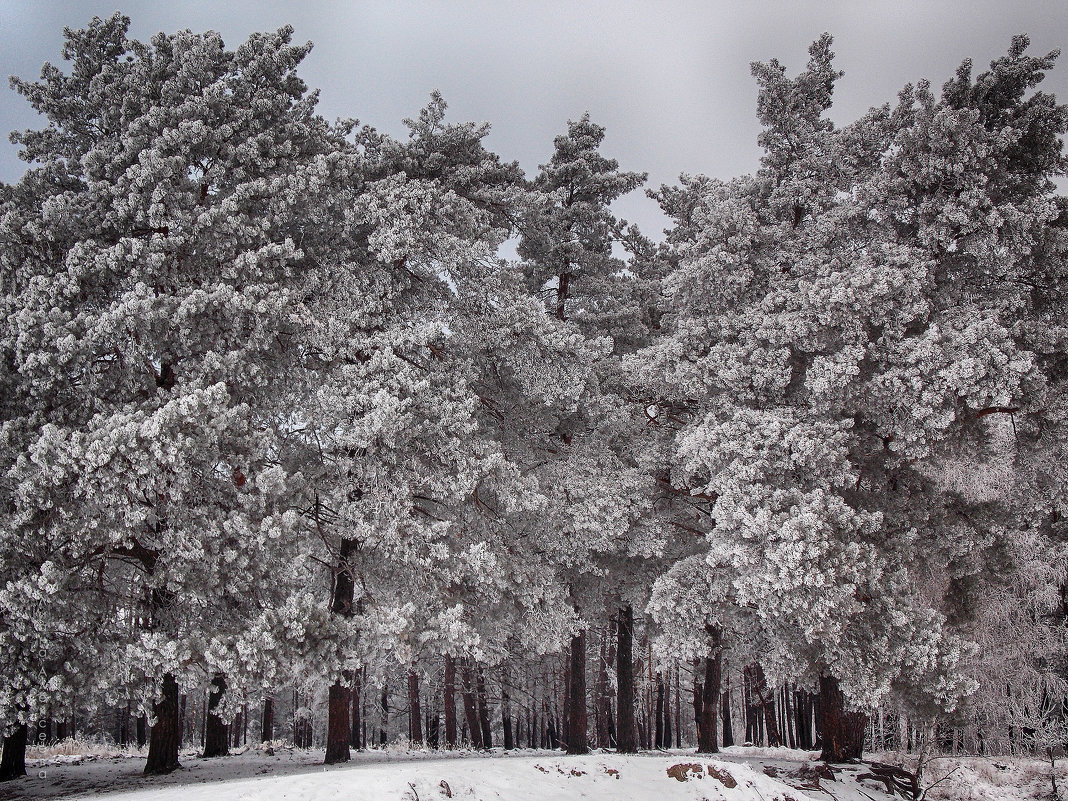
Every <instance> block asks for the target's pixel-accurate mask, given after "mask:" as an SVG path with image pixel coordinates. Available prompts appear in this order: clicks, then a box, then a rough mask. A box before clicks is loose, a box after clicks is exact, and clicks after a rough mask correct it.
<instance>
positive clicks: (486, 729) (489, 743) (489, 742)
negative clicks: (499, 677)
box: [475, 665, 493, 748]
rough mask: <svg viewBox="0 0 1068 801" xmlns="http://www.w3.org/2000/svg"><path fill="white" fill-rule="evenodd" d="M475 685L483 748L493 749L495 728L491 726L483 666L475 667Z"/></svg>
mask: <svg viewBox="0 0 1068 801" xmlns="http://www.w3.org/2000/svg"><path fill="white" fill-rule="evenodd" d="M475 685H476V689H477V692H478V722H479V725H480V726H481V728H482V747H483V748H493V727H492V725H491V724H490V713H489V702H488V701H487V699H486V674H485V671H483V669H482V665H476V666H475Z"/></svg>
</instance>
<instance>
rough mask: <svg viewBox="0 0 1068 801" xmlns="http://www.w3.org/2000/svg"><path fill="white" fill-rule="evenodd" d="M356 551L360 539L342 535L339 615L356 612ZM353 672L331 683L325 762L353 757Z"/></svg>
mask: <svg viewBox="0 0 1068 801" xmlns="http://www.w3.org/2000/svg"><path fill="white" fill-rule="evenodd" d="M315 506H316V510H315V514H316V518H317V519H318V515H319V499H318V497H316V499H315ZM354 553H356V540H355V539H351V538H348V537H342V538H341V547H340V549H339V550H338V565H337V569H336V570H335V571H334V586H333V588H332V590H331V594H330V611H331V612H332V613H333V614H335V615H338V616H339V617H344V618H349V617H352V616H353V614H354V613H355V610H354V609H353V606H352V604H353V599H354V598H355V589H356V582H355V579H354V577H353V574H352V566H351V564H350V560H351V559H352V556H353V554H354ZM351 682H352V674H351V672H348V671H346V672H345V673H344V674H343V675H342V677H341V678H340V679H337V680H335V681H334V683H333V684H332V685H331V686H330V702H329V705H328V706H327V719H326V759H324V760H323V761H324V763H325V764H327V765H334V764H336V763H338V762H348V761H349V756H350V754H349V740H350V739H351V738H352V719H351V718H350V717H349V714H350V712H351V707H352V692H351V689H350V687H351Z"/></svg>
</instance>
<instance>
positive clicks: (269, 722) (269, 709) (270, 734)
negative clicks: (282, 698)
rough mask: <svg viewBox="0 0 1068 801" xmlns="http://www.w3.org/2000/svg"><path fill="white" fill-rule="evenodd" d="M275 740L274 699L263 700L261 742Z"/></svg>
mask: <svg viewBox="0 0 1068 801" xmlns="http://www.w3.org/2000/svg"><path fill="white" fill-rule="evenodd" d="M273 739H274V699H273V698H264V699H263V714H262V715H261V716H260V742H261V743H267V742H270V741H271V740H273Z"/></svg>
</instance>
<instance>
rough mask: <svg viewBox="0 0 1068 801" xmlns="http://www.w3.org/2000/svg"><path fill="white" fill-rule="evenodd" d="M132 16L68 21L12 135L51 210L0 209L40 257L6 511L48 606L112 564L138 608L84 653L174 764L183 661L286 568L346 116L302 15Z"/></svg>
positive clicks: (212, 660)
mask: <svg viewBox="0 0 1068 801" xmlns="http://www.w3.org/2000/svg"><path fill="white" fill-rule="evenodd" d="M128 25H129V20H128V19H126V18H124V17H121V16H119V15H115V16H113V17H111V18H109V19H107V20H101V19H94V20H93V21H92V22H91V23H90V25H89V26H88V27H87V28H85V29H83V30H67V31H66V34H65V35H66V44H65V45H64V51H63V55H64V58H65V59H66V60H67V61H68V62H70V63H69V67H68V70H67V71H66V72H64V71H63V70H61V69H60V68H58V67H55V66H52V65H46V66H45V68H44V70H43V71H42V77H41V79H40V80H39V81H36V82H31V81H25V80H15V81H14V85H15V87H16V88H17V89H18V90H19V92H20V93H21V94H23V95H24V96H25V97H26V98H27V99H28V100H29V101H30V103H31V105H33V107H34V108H35V109H36V110H38V111H39V112H41V113H42V114H44V115H45V116H46V117H47V118H48V122H49V125H48V127H46V128H44V129H41V130H37V131H26V132H23V133H21V134H19V135H18V137H17V139H18V141H19V142H20V143H21V145H22V147H23V151H22V153H23V157H24V158H25V159H26V160H27V161H30V162H31V163H35V164H36V165H37V166H34V167H33V168H32V169H31V170H30V171H29V173H27V176H26V177H25V178H24V179H23V181H22V182H21V184H20V187H22V188H23V189H24V191H26V192H27V193H29V192H31V191H32V193H33V194H34V197H33V202H34V203H35V204H38V207H39V209H40V211H39V213H34V214H31V215H29V216H28V217H25V218H24V220H25V221H23V220H22V219H15V218H13V217H12V216H11V214H19V213H20V212H18V211H15V212H10V213H9V214H8V215H7V216H6V217H5V221H4V227H5V230H12V229H14V230H17V231H18V234H19V235H20V236H21V237H23V238H24V239H25V240H26V246H27V247H29V248H32V249H34V250H35V251H36V252H38V253H39V254H40V255H39V257H37V258H35V259H34V260H32V262H27V265H30V266H29V267H27V269H30V270H32V274H24V275H21V276H19V278H18V281H17V284H16V286H15V289H16V295H15V300H14V302H15V305H16V309H15V311H14V316H13V324H12V326H11V328H10V329H9V330H10V336H11V337H12V338H13V341H14V346H13V348H12V353H13V359H14V365H15V369H16V371H17V372H18V375H19V379H20V381H22V382H24V386H25V388H26V389H25V393H26V396H27V399H26V403H27V406H28V414H29V415H31V420H30V422H29V424H28V425H27V426H26V430H24V431H22V432H19V436H20V437H21V440H22V442H24V444H25V449H24V451H23V452H21V453H20V454H19V455H18V457H17V459H16V461H15V464H14V466H13V467H12V469H11V470H10V471H9V472H8V480H9V481H10V482H11V486H12V487H13V488H14V497H13V504H12V511H10V512H8V515H9V517H8V520H9V521H10V523H11V525H10V527H8V528H7V530H8V531H9V532H10V534H9V536H13V537H16V538H19V537H27V536H32V537H33V538H34V539H35V540H36V541H37V542H39V543H41V547H40V552H41V553H47V554H50V556H49V557H48V558H47V559H37V560H28V561H27V562H26V563H24V564H23V566H22V569H23V570H24V573H25V575H24V580H25V581H27V582H31V583H32V582H36V583H37V584H38V585H39V586H40V587H41V588H42V591H43V592H45V593H47V594H49V595H51V596H53V598H52V599H51V600H48V599H45V600H47V601H48V603H49V604H50V605H51V607H52V608H55V609H62V607H63V605H64V604H66V603H67V600H66V598H67V597H68V596H69V594H70V593H71V592H73V591H74V590H75V589H77V585H78V583H79V582H83V581H86V580H87V578H88V576H99V582H100V585H101V587H100V589H101V591H102V592H103V593H104V595H105V597H106V598H109V599H110V600H109V601H107V603H108V604H109V606H108V607H106V608H108V609H109V611H110V612H111V614H112V620H113V621H115V620H119V619H125V621H126V622H127V625H126V632H125V636H123V637H122V638H119V639H116V640H111V639H110V638H108V637H106V636H98V637H93V638H91V644H92V647H93V648H95V649H98V650H101V651H102V653H101V654H99V655H97V656H96V658H95V659H94V660H92V661H91V662H90V664H93V665H99V664H101V663H104V664H107V665H108V666H107V667H104V668H99V669H100V670H101V672H102V674H103V675H110V676H112V677H117V678H118V679H119V680H118V682H117V684H118V686H117V687H116V690H117V691H118V692H120V693H122V694H126V693H133V694H135V695H136V696H139V697H140V698H142V699H143V703H145V704H146V705H147V706H148V708H149V711H150V713H151V716H152V720H153V727H152V737H151V746H150V751H149V758H148V763H147V765H146V772H147V773H158V772H167V771H170V770H173V769H174V768H175V767H177V765H178V751H177V748H178V732H177V728H176V727H177V720H178V707H177V704H178V687H179V682H183V683H192V684H193V685H194V686H196V685H198V684H202V683H206V679H207V677H210V676H213V675H215V674H218V673H229V672H231V671H235V672H236V671H238V670H239V666H240V664H241V663H242V660H241V658H240V655H239V653H238V649H237V644H238V642H239V640H240V638H241V636H242V634H243V633H244V632H245V631H247V628H248V625H249V623H250V621H253V620H255V619H256V618H257V617H259V616H260V615H261V614H262V613H263V610H264V608H265V607H269V606H271V605H272V604H273V602H272V600H271V599H272V596H274V595H275V594H276V592H278V591H279V589H280V588H281V587H283V586H284V585H285V581H284V579H285V578H286V577H287V575H288V574H286V573H284V572H282V571H280V569H279V567H280V565H283V564H286V563H287V562H289V561H290V557H289V551H288V550H287V548H288V546H289V545H290V539H291V537H292V532H293V523H294V518H293V516H292V514H291V510H290V509H289V508H288V507H289V504H288V503H287V501H286V499H285V495H286V492H287V489H288V488H287V486H286V482H284V481H282V480H280V478H279V472H280V466H279V464H278V460H279V455H280V454H281V453H283V452H284V450H285V446H284V444H285V441H286V438H287V437H288V435H289V431H288V428H289V427H290V426H291V425H292V424H293V423H292V420H291V419H290V415H291V413H292V411H293V409H292V408H291V406H289V405H288V398H287V387H289V386H295V385H300V383H301V382H302V381H303V380H304V379H305V377H306V375H307V371H306V370H305V369H303V367H302V363H303V362H304V360H305V359H306V352H305V351H304V350H303V348H301V347H300V346H298V345H297V344H295V343H297V342H299V341H300V340H301V339H302V337H301V336H300V335H299V334H300V332H301V330H302V329H303V328H305V327H306V326H307V324H308V322H307V321H308V318H309V317H310V311H309V310H308V308H307V306H305V305H304V304H303V301H304V299H305V297H307V294H308V288H307V287H308V284H311V285H313V284H314V282H313V281H310V280H309V276H310V275H312V274H314V272H315V270H316V269H317V267H318V261H317V259H316V258H315V251H314V247H315V245H316V243H317V242H320V243H321V242H323V241H324V240H325V239H326V237H327V232H326V231H325V230H323V229H322V228H316V227H315V222H316V220H315V219H313V218H314V214H315V210H316V209H317V208H318V206H319V204H318V203H317V202H316V198H317V197H318V196H320V195H321V194H322V191H323V187H324V186H325V185H326V184H327V183H329V181H330V177H331V170H332V169H333V162H332V160H331V154H332V153H334V152H335V151H337V150H338V148H339V142H340V141H341V132H338V131H335V130H333V129H332V128H331V127H330V126H328V125H327V124H326V123H325V122H323V121H322V120H321V119H320V118H319V117H317V116H316V115H315V113H314V106H315V95H314V94H309V93H307V91H306V89H305V86H304V84H303V82H302V81H301V80H300V79H299V78H298V77H296V75H295V72H294V70H295V68H296V66H297V65H298V64H299V62H300V61H301V59H302V58H303V57H304V56H305V55H306V53H307V52H308V50H309V48H310V45H303V46H294V45H292V44H291V42H290V39H291V35H292V31H291V30H290V29H288V28H284V29H281V30H279V31H278V32H276V33H273V34H257V35H254V36H252V37H251V38H250V39H249V40H248V41H247V42H245V43H244V44H243V45H241V46H240V47H239V48H238V49H237V50H233V51H231V50H227V49H226V48H225V47H224V45H223V42H222V40H221V39H220V38H219V37H218V35H216V34H211V33H209V34H204V35H195V34H192V33H189V32H182V33H178V34H173V35H169V36H167V35H163V34H160V35H157V36H155V37H153V39H152V40H151V41H150V42H148V43H142V42H137V41H133V40H131V39H129V38H127V35H126V33H127V29H128ZM23 213H24V212H23ZM9 430H14V429H13V428H12V427H9ZM31 532H32V534H31ZM13 613H15V614H22V615H30V614H37V613H38V612H37V611H36V610H35V607H34V606H32V605H29V604H27V605H24V606H22V607H21V608H18V609H15V610H13ZM112 628H114V626H112V627H106V628H105V629H104V630H105V631H110V630H111V629H112ZM83 636H85V637H87V638H89V637H90V635H89V633H88V632H86V633H85V634H84V635H83ZM69 670H70V668H69V667H67V671H69ZM6 675H7V674H6V671H5V676H6ZM63 675H64V671H63V670H61V671H59V676H60V678H62V676H63ZM57 680H58V679H57ZM7 714H9V715H10V712H8V713H7ZM23 714H25V712H24V711H23V712H20V713H19V715H20V716H21V715H23ZM11 722H14V721H11Z"/></svg>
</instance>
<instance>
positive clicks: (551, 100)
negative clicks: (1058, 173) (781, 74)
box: [0, 0, 1068, 238]
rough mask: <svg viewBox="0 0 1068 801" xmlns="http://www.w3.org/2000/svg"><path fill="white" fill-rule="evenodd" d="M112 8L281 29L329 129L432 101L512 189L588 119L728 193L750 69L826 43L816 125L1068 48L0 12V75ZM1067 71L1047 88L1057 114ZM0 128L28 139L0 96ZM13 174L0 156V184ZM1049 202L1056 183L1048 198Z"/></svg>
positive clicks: (781, 13) (534, 22)
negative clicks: (825, 80) (306, 46)
mask: <svg viewBox="0 0 1068 801" xmlns="http://www.w3.org/2000/svg"><path fill="white" fill-rule="evenodd" d="M115 10H121V11H122V12H123V13H125V14H127V15H129V16H130V17H131V18H132V21H133V24H132V34H133V35H134V36H135V37H136V38H139V39H147V38H148V37H149V36H151V35H152V34H153V33H155V32H157V31H161V30H162V31H167V32H172V31H175V30H179V29H183V28H190V29H192V30H194V31H204V30H209V29H210V30H216V31H219V32H221V33H222V35H223V37H224V39H225V41H226V43H227V45H228V46H230V47H236V46H237V45H238V44H239V43H240V42H241V41H242V40H243V39H244V38H245V37H246V36H247V35H248V34H249V33H250V32H252V31H256V30H273V29H275V28H278V27H279V26H281V25H283V24H286V23H289V24H292V25H293V26H294V27H295V28H296V34H295V39H296V40H297V41H301V42H303V41H306V40H309V39H310V40H312V41H313V42H314V43H315V49H314V50H313V51H312V53H311V54H310V55H309V56H308V58H307V59H306V60H305V61H304V64H303V65H302V69H301V74H302V76H303V78H304V80H305V81H306V82H307V83H308V84H309V85H310V86H311V87H313V88H314V87H318V88H320V89H321V90H322V97H321V102H320V110H321V111H322V113H323V114H324V115H325V116H327V117H330V118H334V117H356V118H358V119H359V120H360V121H361V122H363V123H368V124H371V125H374V126H375V127H377V128H379V129H381V130H383V131H387V132H390V133H395V134H396V133H402V132H403V126H402V125H401V120H402V119H403V118H404V117H408V116H413V115H414V114H415V112H416V111H417V110H418V109H419V108H420V107H421V106H422V105H424V104H425V102H426V100H427V98H428V96H429V94H430V92H431V91H432V90H434V89H438V90H440V91H441V92H442V94H443V95H444V97H445V99H446V101H447V102H448V104H449V113H450V115H451V117H452V119H454V120H457V121H460V120H488V121H489V122H491V123H492V124H493V133H492V134H491V136H490V139H489V146H490V147H491V148H493V149H495V150H496V151H497V152H499V153H500V154H501V155H503V156H504V157H506V158H508V159H518V160H519V162H520V164H521V165H522V166H523V168H524V169H525V170H526V171H527V173H528V174H533V173H534V172H535V171H536V170H537V166H538V164H539V163H542V162H544V161H545V160H546V159H547V158H548V156H549V154H550V153H551V150H552V139H553V136H555V135H556V134H558V133H561V132H562V131H563V130H564V129H565V127H566V123H567V120H568V119H575V118H577V117H579V116H581V114H582V113H583V111H587V110H588V111H589V112H590V114H591V116H592V117H593V119H594V120H595V121H596V122H598V123H600V124H602V125H604V126H606V128H607V136H606V140H605V144H604V148H603V150H604V152H605V153H606V154H607V155H610V156H613V157H615V158H618V159H619V161H620V164H621V165H622V166H623V167H624V168H627V169H635V170H645V171H647V172H648V173H649V185H650V186H654V187H655V186H658V185H659V184H661V183H673V182H675V180H676V178H677V176H678V175H679V173H682V172H687V173H705V174H707V175H713V176H717V177H721V178H728V177H731V176H734V175H739V174H742V173H746V172H751V171H752V170H754V169H755V168H756V166H757V162H758V159H759V155H760V154H759V150H758V148H757V146H756V137H757V134H758V132H759V127H758V124H757V121H756V118H755V108H756V85H755V83H754V82H753V79H752V77H751V76H750V74H749V63H750V62H751V61H754V60H766V59H769V58H772V57H775V58H778V59H779V60H780V61H781V62H783V63H784V64H786V66H787V68H788V70H789V71H790V72H791V73H796V72H797V71H799V70H800V69H802V68H803V67H804V65H805V61H806V59H807V55H806V50H807V47H808V45H809V43H810V42H811V41H812V40H813V39H815V38H817V37H818V36H819V35H820V34H821V33H822V32H823V31H829V32H830V33H831V34H833V35H834V37H835V43H834V50H835V52H836V53H837V54H838V55H837V59H836V64H837V66H838V68H839V69H842V70H844V71H845V73H846V75H845V78H843V79H842V80H841V81H840V82H839V84H838V87H837V89H836V91H835V106H834V109H832V112H831V116H832V117H833V118H834V119H835V120H836V121H837V122H839V123H844V122H848V121H850V120H852V119H854V118H856V117H857V116H859V115H860V114H862V113H863V112H864V111H865V110H866V109H868V108H869V107H870V106H873V105H879V104H881V103H883V102H886V101H888V100H893V99H894V98H895V96H896V94H897V91H898V90H899V89H900V88H901V86H903V85H904V84H905V83H907V82H915V81H916V80H917V79H919V78H923V77H926V78H929V79H931V81H932V82H933V83H934V84H935V85H936V86H941V84H942V83H943V82H944V81H945V80H946V79H948V78H949V77H950V76H951V75H952V73H953V71H954V70H955V68H956V66H957V65H958V64H959V63H960V61H961V60H962V59H964V58H965V57H971V58H973V60H974V61H975V64H976V68H977V71H978V70H979V69H983V68H985V67H986V65H987V64H988V63H989V62H990V60H991V59H993V58H996V57H997V56H999V55H1001V54H1003V53H1004V52H1005V51H1006V49H1007V48H1008V44H1009V40H1010V38H1011V37H1012V35H1013V34H1015V33H1027V34H1029V35H1030V36H1031V41H1032V51H1033V52H1036V53H1037V52H1042V53H1045V52H1047V51H1049V50H1052V49H1054V48H1060V49H1065V50H1068V2H1065V0H1048V1H1046V0H1035V1H1034V2H1023V1H1022V0H1021V1H1013V2H1010V1H1008V0H969V1H968V2H937V1H936V0H899V2H890V0H883V1H880V2H860V1H859V0H854V1H853V2H849V0H841V1H840V2H835V1H832V0H822V2H816V1H813V2H802V1H800V0H778V1H776V2H773V1H771V0H765V1H762V2H758V1H756V0H753V1H751V2H743V1H742V0H738V2H711V1H709V2H681V1H680V2H667V1H666V0H665V1H664V2H657V1H656V0H647V1H646V2H624V1H623V0H616V1H615V2H608V1H605V2H591V1H588V0H572V2H563V1H556V0H543V2H504V0H501V1H500V2H489V1H488V0H487V1H486V2H474V1H471V2H459V1H458V0H457V1H455V2H445V1H444V0H439V2H359V1H357V0H350V1H349V2H340V1H338V2H331V1H329V0H321V1H319V2H316V1H314V0H306V1H305V2H289V3H287V2H280V1H278V0H266V1H264V2H252V0H229V2H223V1H222V0H188V1H186V0H171V1H170V2H166V1H165V0H164V1H163V2H161V1H160V0H154V1H148V0H125V2H118V0H102V1H101V2H97V1H96V0H70V1H69V2H63V1H62V0H51V2H49V1H48V0H0V73H2V74H4V75H11V74H16V75H20V76H22V77H26V78H35V77H37V76H38V75H39V74H40V68H41V65H42V64H43V63H44V62H45V61H49V60H50V61H53V62H55V63H60V62H61V61H62V59H61V57H60V48H61V43H62V29H63V26H65V25H67V26H71V27H83V26H84V25H85V24H86V23H87V22H88V21H89V20H90V19H91V18H92V17H93V16H94V15H99V16H108V15H110V14H111V13H112V12H114V11H115ZM1065 61H1068V58H1062V60H1061V63H1059V64H1058V66H1057V68H1056V70H1055V71H1053V72H1051V73H1050V74H1049V75H1048V76H1047V79H1046V82H1045V86H1044V88H1046V89H1047V90H1048V91H1053V92H1055V93H1056V94H1057V95H1058V96H1059V97H1060V98H1061V99H1062V100H1064V99H1068V64H1066V63H1064V62H1065ZM0 91H3V100H2V101H0V129H2V130H3V131H4V132H7V131H10V130H13V129H16V128H26V127H38V126H39V125H40V124H41V123H40V122H39V121H38V119H37V117H36V115H35V114H34V113H33V112H32V110H31V109H30V108H29V106H28V105H27V104H26V103H25V101H24V100H23V99H22V98H21V97H19V96H18V95H16V94H15V93H14V92H11V91H10V90H7V89H6V88H5V89H2V90H0ZM23 170H24V165H23V163H22V162H20V161H19V160H18V158H17V155H16V148H15V147H14V146H13V145H11V144H9V143H8V142H7V141H6V139H4V140H3V141H2V142H0V179H2V180H5V181H13V180H16V179H17V178H18V177H19V176H20V175H21V174H22V172H23ZM1061 186H1062V187H1064V183H1062V184H1061ZM616 209H617V213H620V214H622V215H623V216H625V217H627V218H628V219H631V220H632V221H635V222H638V223H639V225H641V226H642V228H643V230H645V231H646V232H647V233H649V234H651V235H653V236H656V237H657V238H659V236H658V234H659V231H660V229H661V228H662V227H663V224H664V220H663V218H662V217H661V216H660V215H659V212H658V211H657V210H656V209H655V205H654V204H652V202H651V201H648V200H646V199H644V198H643V197H641V196H640V193H634V194H633V195H631V196H630V197H629V198H625V199H623V200H621V201H619V202H618V203H617V205H616Z"/></svg>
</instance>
